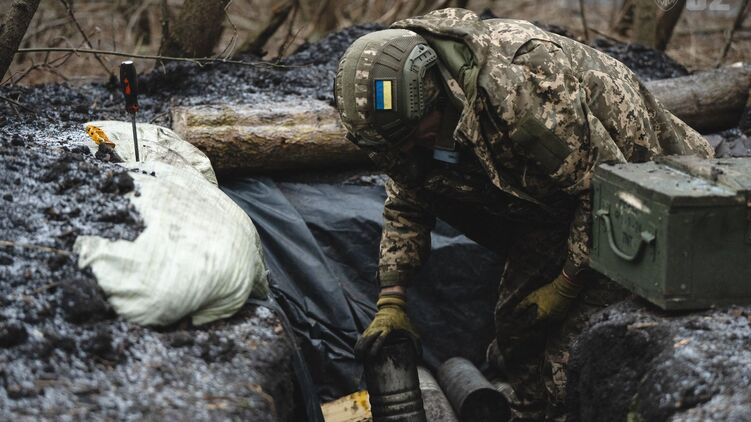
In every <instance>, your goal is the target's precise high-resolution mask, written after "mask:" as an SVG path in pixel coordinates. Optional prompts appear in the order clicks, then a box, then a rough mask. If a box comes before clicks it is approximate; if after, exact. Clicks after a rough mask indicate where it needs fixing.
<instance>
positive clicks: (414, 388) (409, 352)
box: [365, 337, 427, 422]
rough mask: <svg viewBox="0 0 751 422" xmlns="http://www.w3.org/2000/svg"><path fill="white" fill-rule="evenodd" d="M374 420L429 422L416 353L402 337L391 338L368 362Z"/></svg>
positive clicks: (368, 382) (366, 376) (377, 421)
mask: <svg viewBox="0 0 751 422" xmlns="http://www.w3.org/2000/svg"><path fill="white" fill-rule="evenodd" d="M365 382H366V384H367V385H368V395H369V396H370V409H371V413H372V415H373V422H427V419H426V417H425V409H424V407H423V401H422V393H421V391H420V382H419V380H418V377H417V353H416V351H415V349H414V347H413V346H412V343H411V342H410V341H409V340H408V339H406V338H403V337H391V338H389V339H388V340H387V343H386V344H384V345H383V347H382V348H381V351H380V353H378V355H377V356H376V357H375V358H371V359H368V360H366V361H365Z"/></svg>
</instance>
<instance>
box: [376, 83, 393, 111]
mask: <svg viewBox="0 0 751 422" xmlns="http://www.w3.org/2000/svg"><path fill="white" fill-rule="evenodd" d="M393 89H394V83H393V82H392V81H389V80H383V79H376V81H375V109H376V110H393V109H394V103H393Z"/></svg>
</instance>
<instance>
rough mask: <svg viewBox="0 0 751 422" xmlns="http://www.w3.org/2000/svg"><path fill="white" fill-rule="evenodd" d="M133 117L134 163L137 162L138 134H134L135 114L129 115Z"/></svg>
mask: <svg viewBox="0 0 751 422" xmlns="http://www.w3.org/2000/svg"><path fill="white" fill-rule="evenodd" d="M131 115H132V116H133V147H134V148H135V151H136V162H138V161H139V160H138V133H136V113H131Z"/></svg>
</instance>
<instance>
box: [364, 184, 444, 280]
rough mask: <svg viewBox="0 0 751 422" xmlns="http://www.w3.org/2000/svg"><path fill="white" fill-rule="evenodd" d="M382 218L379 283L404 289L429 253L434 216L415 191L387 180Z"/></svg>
mask: <svg viewBox="0 0 751 422" xmlns="http://www.w3.org/2000/svg"><path fill="white" fill-rule="evenodd" d="M383 219H384V222H383V234H382V236H381V248H380V256H379V262H378V281H379V283H380V285H381V287H389V286H394V285H402V286H405V285H407V284H408V283H409V281H410V279H411V278H412V276H413V275H414V274H415V273H416V272H417V270H419V269H420V267H421V266H422V264H423V263H424V262H425V260H426V259H427V257H428V255H429V253H430V231H431V230H432V229H433V227H434V226H435V216H434V215H433V213H432V212H431V211H430V209H429V207H428V205H427V204H426V203H425V202H424V201H422V200H420V199H419V198H418V196H417V195H416V194H415V192H414V191H411V190H409V189H406V188H404V187H403V186H401V185H399V184H398V183H397V182H395V181H394V180H392V179H388V180H387V181H386V203H385V204H384V208H383Z"/></svg>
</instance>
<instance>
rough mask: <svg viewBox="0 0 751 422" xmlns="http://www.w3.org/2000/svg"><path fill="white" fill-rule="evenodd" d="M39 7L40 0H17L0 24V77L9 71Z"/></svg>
mask: <svg viewBox="0 0 751 422" xmlns="http://www.w3.org/2000/svg"><path fill="white" fill-rule="evenodd" d="M37 7H39V0H16V1H14V2H13V4H12V5H11V6H10V9H9V10H8V13H7V14H6V15H5V20H3V22H2V24H0V79H1V78H2V77H3V76H4V75H5V72H7V71H8V67H10V63H11V62H12V61H13V56H14V55H15V54H16V50H17V49H18V46H19V45H21V40H22V39H23V36H24V34H25V33H26V29H27V28H28V27H29V23H30V22H31V18H33V17H34V13H36V10H37Z"/></svg>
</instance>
